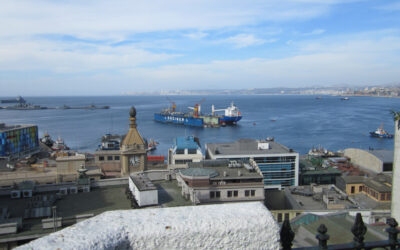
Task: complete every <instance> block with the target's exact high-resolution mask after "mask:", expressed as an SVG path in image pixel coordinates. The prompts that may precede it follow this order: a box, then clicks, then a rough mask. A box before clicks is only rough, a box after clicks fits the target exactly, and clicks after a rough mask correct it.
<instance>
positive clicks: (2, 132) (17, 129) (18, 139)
mask: <svg viewBox="0 0 400 250" xmlns="http://www.w3.org/2000/svg"><path fill="white" fill-rule="evenodd" d="M38 152H39V137H38V127H37V126H35V125H9V126H7V125H5V124H4V123H0V158H6V159H8V160H10V159H18V158H21V157H25V156H29V155H32V154H35V153H38Z"/></svg>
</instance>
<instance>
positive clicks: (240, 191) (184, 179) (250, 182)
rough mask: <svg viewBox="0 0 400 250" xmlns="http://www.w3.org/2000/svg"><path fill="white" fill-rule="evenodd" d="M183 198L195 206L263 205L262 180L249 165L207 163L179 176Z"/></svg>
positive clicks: (238, 162) (231, 162)
mask: <svg viewBox="0 0 400 250" xmlns="http://www.w3.org/2000/svg"><path fill="white" fill-rule="evenodd" d="M176 179H177V181H178V186H180V187H182V195H183V196H184V197H185V198H186V199H190V200H191V201H192V202H193V203H195V204H202V203H216V202H232V201H234V202H237V201H264V198H265V196H264V184H263V176H262V174H261V172H260V171H259V169H257V168H255V167H252V166H251V165H250V164H248V163H243V162H241V161H229V160H204V161H201V162H196V163H189V167H188V168H186V169H181V170H180V171H179V172H178V173H177V174H176Z"/></svg>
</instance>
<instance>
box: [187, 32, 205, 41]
mask: <svg viewBox="0 0 400 250" xmlns="http://www.w3.org/2000/svg"><path fill="white" fill-rule="evenodd" d="M184 36H185V37H188V38H190V39H195V40H197V39H202V38H204V37H206V36H208V33H206V32H201V31H198V32H193V33H187V34H185V35H184Z"/></svg>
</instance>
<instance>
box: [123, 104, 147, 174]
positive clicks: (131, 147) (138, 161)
mask: <svg viewBox="0 0 400 250" xmlns="http://www.w3.org/2000/svg"><path fill="white" fill-rule="evenodd" d="M129 115H130V118H129V120H130V125H129V131H128V134H127V135H126V136H125V138H124V140H123V141H122V143H121V147H120V151H121V161H122V162H121V175H122V176H127V175H129V174H130V173H132V172H140V171H144V170H145V166H146V162H145V160H146V154H147V153H146V147H145V142H144V140H143V138H142V136H141V135H140V133H139V131H138V130H137V128H136V109H135V107H131V109H130V111H129Z"/></svg>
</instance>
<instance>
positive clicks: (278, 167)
mask: <svg viewBox="0 0 400 250" xmlns="http://www.w3.org/2000/svg"><path fill="white" fill-rule="evenodd" d="M258 167H259V168H260V170H261V172H270V171H289V170H295V164H294V163H288V164H266V163H259V164H258Z"/></svg>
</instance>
